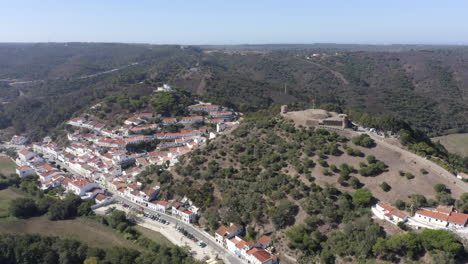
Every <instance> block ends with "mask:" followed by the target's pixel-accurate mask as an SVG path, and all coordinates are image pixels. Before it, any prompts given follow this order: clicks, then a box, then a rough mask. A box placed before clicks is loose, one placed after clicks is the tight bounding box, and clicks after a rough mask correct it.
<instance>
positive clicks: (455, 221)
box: [413, 207, 468, 229]
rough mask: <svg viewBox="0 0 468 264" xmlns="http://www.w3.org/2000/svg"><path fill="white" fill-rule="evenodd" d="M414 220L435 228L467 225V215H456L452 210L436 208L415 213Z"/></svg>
mask: <svg viewBox="0 0 468 264" xmlns="http://www.w3.org/2000/svg"><path fill="white" fill-rule="evenodd" d="M413 219H414V220H416V221H420V222H422V223H424V224H426V225H428V226H432V227H433V228H434V229H437V228H462V227H465V226H466V224H467V223H468V214H462V213H458V212H456V211H453V209H452V208H450V209H447V208H443V207H438V208H436V209H428V208H422V209H419V210H417V211H416V213H415V214H414V217H413Z"/></svg>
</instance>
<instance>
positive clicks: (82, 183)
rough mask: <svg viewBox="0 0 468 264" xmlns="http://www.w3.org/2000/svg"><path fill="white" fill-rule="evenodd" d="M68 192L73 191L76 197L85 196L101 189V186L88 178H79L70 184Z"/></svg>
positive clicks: (67, 187)
mask: <svg viewBox="0 0 468 264" xmlns="http://www.w3.org/2000/svg"><path fill="white" fill-rule="evenodd" d="M66 189H67V191H71V192H73V193H74V194H76V195H79V196H85V195H86V193H87V192H89V191H90V190H92V189H99V185H98V184H97V183H95V182H92V181H90V180H88V179H86V178H78V179H75V180H73V181H70V182H68V185H67V186H66Z"/></svg>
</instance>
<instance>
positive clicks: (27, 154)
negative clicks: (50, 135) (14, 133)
mask: <svg viewBox="0 0 468 264" xmlns="http://www.w3.org/2000/svg"><path fill="white" fill-rule="evenodd" d="M34 156H36V153H34V152H32V151H29V150H27V149H22V150H20V151H19V152H18V158H19V159H20V160H21V161H23V162H25V161H28V160H30V159H32V158H33V157H34Z"/></svg>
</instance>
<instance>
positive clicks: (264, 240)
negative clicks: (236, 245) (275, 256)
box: [257, 236, 271, 246]
mask: <svg viewBox="0 0 468 264" xmlns="http://www.w3.org/2000/svg"><path fill="white" fill-rule="evenodd" d="M257 242H258V243H260V244H262V245H263V246H267V245H268V244H270V242H271V237H269V236H262V237H261V238H260V239H258V240H257Z"/></svg>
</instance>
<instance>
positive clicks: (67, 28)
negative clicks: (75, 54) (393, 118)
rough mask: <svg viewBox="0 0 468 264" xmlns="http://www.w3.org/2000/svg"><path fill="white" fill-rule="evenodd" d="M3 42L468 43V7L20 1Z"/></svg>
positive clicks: (6, 15) (7, 15)
mask: <svg viewBox="0 0 468 264" xmlns="http://www.w3.org/2000/svg"><path fill="white" fill-rule="evenodd" d="M2 9H3V10H2V11H3V12H2V13H3V14H2V16H1V17H0V23H1V24H2V25H5V26H4V27H2V28H1V29H0V33H1V34H0V42H8V43H43V42H57V43H66V42H96V43H129V44H160V45H166V44H175V45H270V44H283V45H284V44H302V45H311V44H350V45H468V21H467V20H466V19H465V10H468V2H466V1H461V0H457V1H452V2H450V4H447V3H443V2H440V1H435V0H430V1H420V0H416V1H411V2H408V1H402V0H396V1H392V2H390V3H380V2H376V1H371V0H360V1H353V2H348V1H346V2H345V1H337V0H335V1H327V2H317V3H312V2H310V1H302V0H301V1H300V0H292V1H288V2H284V1H279V0H272V1H267V0H258V1H245V0H239V1H232V2H223V3H220V2H219V1H214V0H206V1H203V2H183V1H171V2H165V1H139V2H138V3H133V2H127V1H98V2H95V1H89V0H83V1H79V2H70V1H67V2H63V1H57V0H46V1H40V2H39V1H33V0H25V1H17V2H8V3H7V4H3V6H2Z"/></svg>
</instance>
